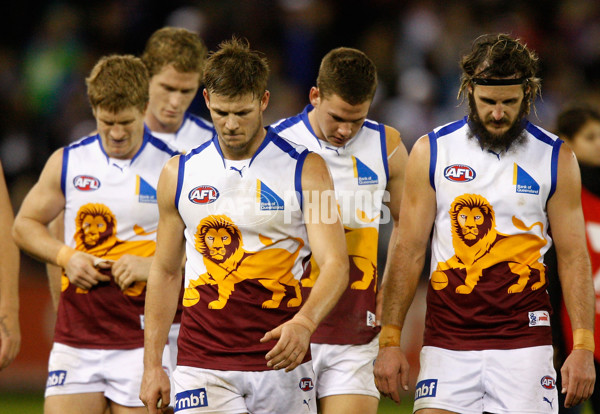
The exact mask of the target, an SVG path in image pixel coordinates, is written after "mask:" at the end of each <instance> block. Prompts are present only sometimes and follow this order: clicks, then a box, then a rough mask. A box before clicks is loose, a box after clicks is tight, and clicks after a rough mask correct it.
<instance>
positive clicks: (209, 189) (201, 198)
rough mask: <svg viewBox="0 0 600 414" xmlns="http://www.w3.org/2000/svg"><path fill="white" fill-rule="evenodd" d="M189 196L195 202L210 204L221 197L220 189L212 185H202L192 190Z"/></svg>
mask: <svg viewBox="0 0 600 414" xmlns="http://www.w3.org/2000/svg"><path fill="white" fill-rule="evenodd" d="M188 198H189V199H190V201H191V202H192V203H194V204H210V203H212V202H214V201H215V200H216V199H217V198H219V190H217V189H216V188H215V187H213V186H211V185H200V186H198V187H196V188H194V189H193V190H192V191H190V194H189V196H188Z"/></svg>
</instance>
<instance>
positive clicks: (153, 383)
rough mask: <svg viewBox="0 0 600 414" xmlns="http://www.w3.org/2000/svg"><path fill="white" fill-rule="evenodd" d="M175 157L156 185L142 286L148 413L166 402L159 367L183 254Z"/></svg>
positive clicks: (166, 385)
mask: <svg viewBox="0 0 600 414" xmlns="http://www.w3.org/2000/svg"><path fill="white" fill-rule="evenodd" d="M178 167H179V157H174V158H171V159H170V160H169V161H168V162H167V164H166V165H165V167H164V168H163V170H162V172H161V175H160V179H159V181H158V187H157V192H156V193H157V197H158V210H159V214H160V218H159V221H158V234H157V242H156V253H155V255H154V260H153V262H152V266H151V268H150V276H149V277H148V285H147V287H146V305H145V317H144V325H145V326H144V376H143V377H142V388H141V391H140V399H141V400H142V401H143V402H144V404H146V406H147V407H148V411H149V412H150V413H155V412H157V410H156V403H157V401H158V399H159V398H162V403H163V404H162V405H163V406H166V405H168V404H169V400H170V398H169V395H170V394H169V393H170V384H169V378H168V376H167V374H166V373H165V372H164V370H163V368H162V354H163V349H164V347H165V344H166V342H167V336H168V334H169V328H170V326H171V323H172V322H173V318H174V316H175V311H176V309H177V302H178V299H179V292H180V289H181V278H182V274H181V262H182V260H183V256H184V243H185V240H184V233H183V232H184V230H185V224H184V222H183V220H182V219H181V216H180V215H179V211H178V210H177V208H176V205H175V194H176V189H177V176H178Z"/></svg>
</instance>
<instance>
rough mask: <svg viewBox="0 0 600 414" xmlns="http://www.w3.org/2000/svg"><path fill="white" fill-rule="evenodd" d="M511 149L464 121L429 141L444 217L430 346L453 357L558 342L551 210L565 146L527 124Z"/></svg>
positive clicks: (435, 260) (435, 250)
mask: <svg viewBox="0 0 600 414" xmlns="http://www.w3.org/2000/svg"><path fill="white" fill-rule="evenodd" d="M523 127H524V129H523V138H522V140H520V141H517V142H515V143H513V144H512V145H511V146H509V147H508V148H507V149H506V150H503V151H501V152H498V153H496V152H493V151H491V150H488V149H485V148H482V145H481V144H480V142H479V140H478V138H477V137H476V136H473V133H472V132H471V128H470V127H469V122H468V120H467V118H466V117H465V118H464V119H462V120H459V121H456V122H453V123H450V124H447V125H444V126H442V127H440V128H436V129H435V130H434V131H433V132H431V133H430V134H429V144H430V154H431V159H430V160H431V161H430V169H429V171H430V184H431V186H432V187H433V189H434V190H435V194H436V203H437V213H436V214H437V215H436V219H435V225H434V231H433V238H432V242H431V251H432V257H431V276H430V286H429V291H428V295H427V318H426V328H425V336H424V344H425V345H430V346H437V347H442V348H448V349H455V350H481V349H507V347H516V348H519V347H529V346H540V345H549V344H551V330H550V319H549V315H550V312H551V309H550V304H549V300H548V293H547V292H546V287H547V283H548V282H547V280H546V277H545V274H546V269H545V266H544V263H543V257H544V253H545V252H546V251H547V250H548V249H549V248H550V246H551V244H552V240H551V238H550V235H549V233H548V224H549V223H548V216H547V211H546V206H547V203H548V200H549V198H550V197H551V196H552V194H553V193H554V191H555V189H556V182H557V175H558V167H557V166H558V154H559V150H560V147H561V144H562V141H561V140H560V139H558V137H556V136H555V135H553V134H551V133H549V132H547V131H545V130H544V129H542V128H540V127H538V126H536V125H533V124H531V123H530V122H528V121H526V120H524V121H523Z"/></svg>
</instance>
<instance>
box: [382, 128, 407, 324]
mask: <svg viewBox="0 0 600 414" xmlns="http://www.w3.org/2000/svg"><path fill="white" fill-rule="evenodd" d="M385 137H386V147H387V157H388V171H389V179H388V182H387V185H386V187H385V191H386V197H384V200H385V205H386V206H387V209H388V211H389V212H390V220H392V225H393V227H392V234H391V236H390V242H391V241H392V240H393V239H394V234H395V233H396V232H397V231H398V216H399V214H400V201H401V200H402V189H403V187H404V169H405V167H406V162H407V159H408V152H407V151H406V147H405V146H404V143H403V142H402V139H401V138H400V132H398V131H397V130H396V129H394V128H392V127H389V126H387V125H386V127H385ZM391 248H392V243H388V252H387V257H390V255H391V254H392V252H391ZM388 263H389V261H388V262H387V263H386V267H385V269H384V271H383V278H382V281H381V286H380V288H379V290H378V291H377V308H376V312H375V314H376V320H377V323H378V324H379V323H380V321H381V311H382V306H383V288H384V286H385V280H386V278H387V274H388V272H389V265H388Z"/></svg>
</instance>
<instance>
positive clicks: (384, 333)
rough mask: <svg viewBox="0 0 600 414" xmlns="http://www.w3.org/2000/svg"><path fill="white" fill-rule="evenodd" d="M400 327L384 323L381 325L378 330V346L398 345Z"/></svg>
mask: <svg viewBox="0 0 600 414" xmlns="http://www.w3.org/2000/svg"><path fill="white" fill-rule="evenodd" d="M401 333H402V327H401V326H398V325H392V324H386V325H383V326H382V327H381V331H380V332H379V348H388V347H392V346H400V334H401Z"/></svg>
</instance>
